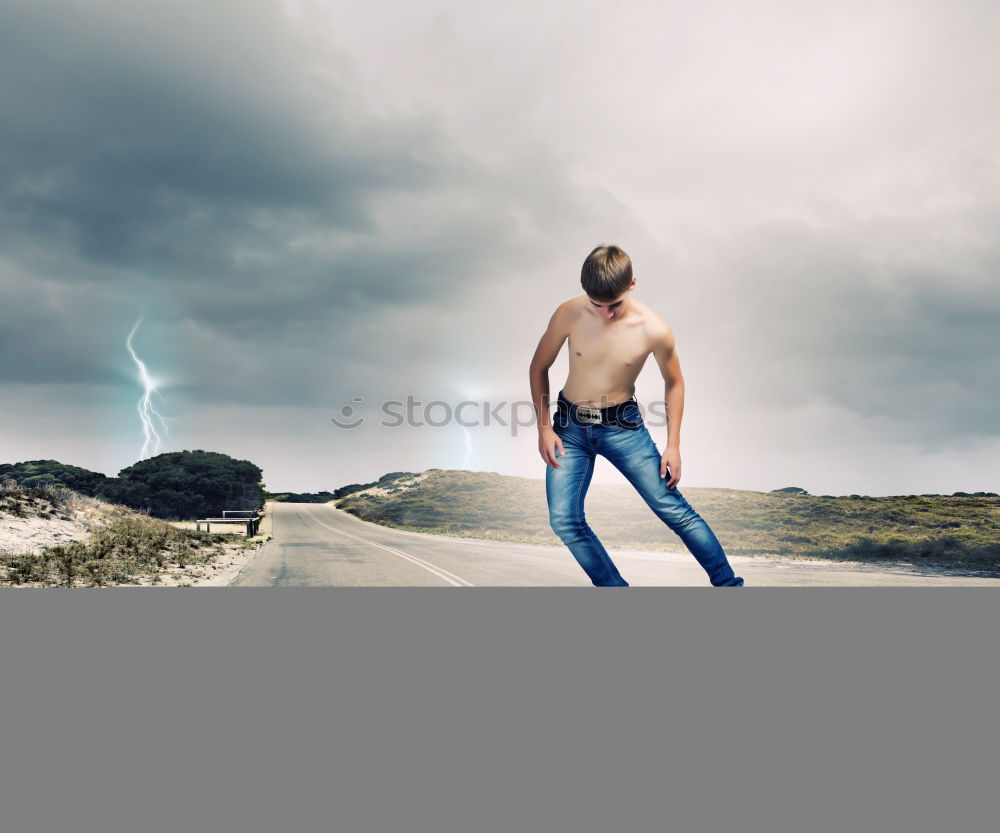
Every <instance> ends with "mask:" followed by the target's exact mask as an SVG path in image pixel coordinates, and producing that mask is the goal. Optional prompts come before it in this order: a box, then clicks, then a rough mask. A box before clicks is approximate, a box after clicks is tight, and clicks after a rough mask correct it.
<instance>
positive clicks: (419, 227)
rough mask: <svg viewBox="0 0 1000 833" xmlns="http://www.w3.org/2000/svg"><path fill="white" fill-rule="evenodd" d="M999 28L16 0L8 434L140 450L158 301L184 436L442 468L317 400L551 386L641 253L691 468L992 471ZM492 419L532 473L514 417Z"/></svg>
mask: <svg viewBox="0 0 1000 833" xmlns="http://www.w3.org/2000/svg"><path fill="white" fill-rule="evenodd" d="M998 33H1000V17H998V11H997V9H996V8H995V7H994V6H993V5H992V4H989V3H985V2H971V0H963V1H962V2H957V3H945V2H932V0H913V2H904V1H903V0H893V1H892V2H874V3H872V2H868V3H859V2H845V3H841V4H837V5H836V6H834V7H831V6H830V5H829V4H823V3H819V2H807V3H798V2H796V3H793V2H790V1H789V2H782V1H781V0H770V2H765V3H760V4H753V6H752V7H750V6H747V5H746V4H739V3H735V2H720V1H718V0H716V1H715V2H706V3H701V4H698V5H697V7H696V6H695V5H693V4H690V3H681V2H673V3H671V2H668V3H663V2H656V3H654V2H629V3H623V4H620V6H618V7H616V8H615V9H613V10H612V9H610V8H606V7H605V6H604V5H602V4H597V3H593V4H588V3H577V2H565V1H563V0H559V1H558V2H549V3H545V4H541V5H537V4H529V3H527V2H523V0H516V2H512V3H510V4H505V5H504V6H503V7H502V8H496V7H494V6H492V5H487V4H469V3H464V4H462V3H457V2H450V0H438V1H437V2H431V3H426V4H419V5H412V4H405V3H400V2H388V0H382V2H375V3H372V4H366V5H365V6H363V7H362V6H359V5H357V4H348V3H342V2H308V1H307V0H303V1H302V2H293V0H286V1H285V2H277V0H275V2H249V3H248V2H213V3H207V4H206V3H195V2H189V0H173V1H168V0H155V1H154V2H145V3H130V2H115V1H114V0H92V2H79V3H71V4H70V3H60V2H52V1H51V0H40V1H39V0H36V2H7V3H4V4H3V6H2V8H0V103H2V106H3V118H2V120H0V349H2V351H3V354H2V355H3V356H4V361H3V362H2V363H0V396H2V397H3V399H4V402H5V407H4V414H3V419H4V423H3V444H2V446H0V455H2V458H3V459H4V460H7V461H10V462H14V461H17V460H21V459H28V458H32V457H50V456H56V457H59V458H60V459H63V460H64V461H65V462H69V463H74V464H78V465H88V466H90V467H92V468H98V469H101V470H104V471H106V472H107V473H114V470H116V469H117V468H119V467H122V466H125V465H128V464H129V463H131V462H134V457H135V449H136V448H137V447H138V443H137V442H136V439H137V437H138V434H139V426H138V423H137V421H136V420H135V414H134V409H131V406H130V405H129V402H130V398H132V397H134V394H135V393H136V382H135V378H134V367H133V366H132V364H131V362H130V361H129V359H128V357H127V355H126V354H125V351H124V339H125V336H126V335H127V333H128V332H129V329H130V328H131V326H132V325H133V323H134V322H135V321H136V319H137V318H138V316H139V315H140V314H142V315H143V316H144V323H143V325H142V328H141V330H140V331H139V334H138V336H137V346H138V349H139V353H140V355H142V356H144V357H145V360H147V361H148V362H149V364H150V367H151V371H152V372H153V374H154V376H157V377H158V378H159V379H160V381H161V382H162V384H163V394H164V396H165V397H166V403H165V407H167V409H168V410H169V411H170V412H171V413H172V414H173V416H174V418H175V423H174V427H175V430H176V431H177V434H176V437H175V442H176V443H179V444H180V445H178V446H177V447H178V448H179V447H189V448H194V447H204V448H216V449H218V450H226V451H229V452H230V453H235V454H237V455H238V456H244V457H252V458H253V459H254V460H255V461H257V462H259V463H260V464H262V465H264V467H265V471H266V473H268V476H269V485H272V486H275V487H277V488H290V489H295V490H306V489H319V488H330V487H335V486H337V485H340V484H342V483H343V482H350V481H351V480H359V479H365V478H369V479H370V478H373V477H377V476H379V475H380V474H381V473H382V472H383V471H389V470H399V469H401V468H410V469H421V468H427V467H432V466H438V467H457V466H458V465H459V464H460V463H461V461H462V458H463V453H464V443H465V439H464V438H463V436H462V434H461V433H460V432H457V433H456V430H453V429H445V428H442V429H440V430H437V431H435V430H431V429H424V431H423V433H420V432H410V433H405V432H400V433H397V434H396V435H390V434H388V433H387V432H378V431H377V430H375V429H374V428H373V427H371V426H370V430H369V429H365V431H366V433H364V434H363V435H362V434H361V433H358V434H355V435H348V434H346V433H340V434H338V433H336V432H334V431H331V429H330V426H329V422H328V417H329V416H330V415H332V414H334V413H336V411H337V409H339V408H340V406H341V405H342V404H343V403H345V402H350V401H352V397H356V396H361V397H363V398H364V399H365V401H366V403H367V404H368V405H369V406H373V405H374V403H376V402H378V401H379V400H381V399H384V398H387V397H388V398H395V397H400V396H403V395H405V393H406V392H408V391H409V392H414V393H416V394H418V395H420V396H422V397H423V399H424V400H425V401H426V400H429V399H434V398H442V397H452V398H453V399H454V400H455V401H458V400H460V399H462V398H464V397H465V396H466V395H469V391H473V392H478V393H479V395H481V396H487V395H489V396H492V397H503V398H507V399H515V398H516V399H527V398H528V390H527V362H528V360H529V359H530V356H531V353H532V352H533V350H534V347H535V344H536V343H537V340H538V337H539V336H540V335H541V332H542V330H543V329H544V326H545V323H546V322H547V320H548V317H549V315H550V314H551V311H552V309H553V308H554V306H555V304H557V303H558V302H559V301H561V300H564V299H565V298H567V297H570V296H572V295H574V294H577V293H578V292H579V284H578V275H579V265H580V263H581V261H582V259H583V257H584V256H585V255H586V253H587V252H588V251H589V250H590V249H591V248H592V247H593V246H594V245H596V244H598V243H601V242H617V243H619V244H620V245H622V246H624V247H625V248H626V250H627V251H628V252H629V253H630V254H631V255H632V257H633V261H634V263H635V270H636V275H637V277H638V285H637V294H638V295H637V297H639V298H641V299H642V300H644V301H646V302H647V303H649V304H650V305H651V306H653V307H654V308H655V309H657V310H658V311H660V312H661V314H662V315H663V316H664V318H665V319H666V320H667V321H668V322H669V323H671V325H672V326H673V327H674V330H675V332H676V333H677V335H678V344H679V354H680V355H681V357H682V361H683V364H684V369H685V375H686V378H687V380H688V386H689V406H688V410H687V412H686V413H687V421H686V426H685V437H686V439H685V449H686V452H685V453H686V455H687V456H686V457H685V459H686V461H687V462H686V466H687V471H688V472H691V474H690V475H689V476H690V482H692V484H693V485H731V486H737V487H744V488H777V487H780V486H785V485H790V484H794V485H800V486H805V487H808V488H810V489H811V490H813V491H820V492H823V491H825V492H837V491H844V492H859V491H869V492H879V491H882V492H887V491H888V492H902V491H945V490H947V489H948V488H949V487H950V488H951V489H952V490H954V489H970V490H972V489H976V488H991V486H990V482H991V475H990V471H991V467H994V465H995V464H996V463H1000V436H998V431H997V429H996V428H995V424H994V423H995V420H994V419H993V416H992V409H993V406H994V404H995V403H996V401H997V399H998V395H1000V383H998V382H997V380H998V379H1000V359H998V351H997V341H996V336H995V331H996V325H997V322H998V320H1000V284H998V282H997V281H996V275H997V266H998V261H1000V244H998V242H997V240H996V236H995V233H994V231H993V229H995V228H996V227H997V221H998V219H1000V216H998V215H1000V166H998V163H997V157H996V148H997V147H998V145H1000V124H998V121H1000V116H998V114H997V111H996V108H995V107H993V106H992V102H993V101H994V100H995V98H996V92H997V89H996V83H997V82H996V79H997V78H998V77H1000V60H998V58H997V57H996V53H995V49H994V44H995V42H996V36H997V34H998ZM564 372H565V361H564V358H563V359H560V362H558V363H557V365H556V366H555V367H554V368H553V371H552V374H551V378H552V386H553V388H554V389H557V388H558V387H559V385H560V384H561V382H562V378H564V377H561V375H560V374H563V373H564ZM463 391H465V394H463V393H462V392H463ZM638 393H639V396H640V398H643V397H645V398H647V399H651V398H658V397H660V396H661V395H662V381H661V380H660V379H659V377H658V376H657V375H656V372H655V366H654V365H652V364H650V365H649V366H648V367H647V369H646V370H645V371H644V374H643V376H642V377H641V378H640V383H639V391H638ZM41 414H48V415H50V416H47V417H43V416H41ZM55 414H60V415H61V416H60V418H59V419H58V421H57V420H56V417H55V416H54V415H55ZM48 420H52V421H48ZM66 425H72V426H74V428H73V429H72V430H70V429H67V428H65V427H64V426H66ZM474 437H475V455H474V457H473V461H472V464H471V465H472V467H473V468H480V469H487V470H499V471H503V472H505V473H510V474H524V475H527V476H541V474H543V473H544V472H543V470H542V469H541V468H540V466H541V461H540V460H539V459H538V457H537V452H536V450H535V449H534V437H533V436H532V434H531V432H530V431H529V432H527V435H522V436H518V437H516V438H512V437H511V436H510V435H509V434H504V433H501V432H496V431H494V432H492V433H490V432H489V431H487V430H486V429H481V430H478V431H476V432H474ZM236 438H238V439H236ZM658 440H662V438H658ZM289 443H291V444H292V445H289ZM296 444H298V445H296ZM171 448H172V447H171ZM456 449H457V450H456ZM849 459H857V460H859V462H858V463H857V464H856V465H855V466H854V467H853V468H852V467H851V466H849V465H848V464H847V463H846V462H845V461H846V460H849ZM925 473H926V477H925V476H924V474H925ZM615 477H616V474H615V473H614V472H612V471H610V470H609V469H608V468H607V467H605V468H604V469H603V470H599V471H598V480H601V479H606V480H613V479H615ZM786 481H787V482H786ZM944 483H947V484H948V485H943V484H944ZM992 488H995V484H994V485H993V486H992Z"/></svg>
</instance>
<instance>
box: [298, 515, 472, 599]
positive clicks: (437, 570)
mask: <svg viewBox="0 0 1000 833" xmlns="http://www.w3.org/2000/svg"><path fill="white" fill-rule="evenodd" d="M303 511H304V512H305V514H306V515H307V516H309V517H310V518H312V519H313V520H314V521H316V523H318V524H319V525H320V526H323V527H326V528H327V529H329V530H330V531H331V532H336V533H337V534H338V535H346V536H347V537H348V538H353V539H354V540H355V541H362V542H364V543H365V544H371V545H372V546H373V547H378V548H379V549H380V550H385V551H386V552H391V553H392V554H393V555H396V556H399V557H400V558H403V559H405V560H406V561H409V562H411V563H413V564H416V565H417V566H418V567H423V568H424V569H425V570H427V572H429V573H433V574H434V575H436V576H437V577H438V578H440V579H444V581H447V582H448V583H449V584H452V585H454V586H455V587H475V585H474V584H473V583H472V582H471V581H466V580H465V579H464V578H462V577H461V576H457V575H455V574H454V573H453V572H451V571H450V570H446V569H444V567H438V566H437V565H436V564H431V563H430V562H429V561H425V560H424V559H422V558H418V557H417V556H415V555H411V554H410V553H408V552H403V551H402V550H397V549H396V548H395V547H387V546H386V545H385V544H380V543H378V542H377V541H370V540H368V539H367V538H362V537H361V536H360V535H355V534H353V533H351V532H345V531H344V530H343V529H337V528H336V527H332V526H330V525H329V524H326V523H323V521H321V520H320V519H319V518H317V517H316V516H315V515H313V514H312V512H309V511H308V510H303Z"/></svg>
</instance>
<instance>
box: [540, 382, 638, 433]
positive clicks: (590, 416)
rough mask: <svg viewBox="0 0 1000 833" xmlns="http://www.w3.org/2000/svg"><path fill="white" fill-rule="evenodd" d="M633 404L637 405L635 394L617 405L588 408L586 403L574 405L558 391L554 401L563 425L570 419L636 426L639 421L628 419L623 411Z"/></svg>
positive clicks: (627, 426) (581, 421) (592, 422)
mask: <svg viewBox="0 0 1000 833" xmlns="http://www.w3.org/2000/svg"><path fill="white" fill-rule="evenodd" d="M633 405H636V406H638V400H637V399H636V398H635V394H632V398H631V399H628V400H626V401H625V402H619V403H618V404H617V405H609V406H608V407H607V408H590V407H588V406H586V405H574V404H573V403H572V402H570V401H569V400H568V399H567V398H566V397H565V396H564V395H563V392H562V391H559V398H558V400H557V402H556V416H557V418H559V419H560V421H561V424H562V425H565V424H566V423H567V422H569V421H570V420H573V421H574V422H580V423H583V424H585V425H620V426H622V427H624V428H638V427H639V422H638V421H637V420H636V419H629V418H628V417H626V416H625V413H626V411H627V410H628V409H630V408H631V407H632V406H633Z"/></svg>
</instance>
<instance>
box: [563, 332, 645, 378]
mask: <svg viewBox="0 0 1000 833" xmlns="http://www.w3.org/2000/svg"><path fill="white" fill-rule="evenodd" d="M569 351H570V352H569V355H570V361H571V362H573V363H576V364H585V365H600V366H610V367H614V366H620V367H622V368H625V367H632V366H636V365H637V364H639V363H641V362H642V361H643V360H644V359H645V358H646V356H648V355H649V352H650V346H649V339H648V337H647V335H646V331H645V328H644V327H642V326H641V325H623V326H621V327H615V326H604V327H600V328H598V327H594V326H592V325H591V324H590V323H589V322H586V323H581V324H579V325H577V326H576V327H574V328H573V329H572V330H571V331H570V334H569Z"/></svg>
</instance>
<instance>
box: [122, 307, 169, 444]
mask: <svg viewBox="0 0 1000 833" xmlns="http://www.w3.org/2000/svg"><path fill="white" fill-rule="evenodd" d="M142 318H143V317H142V316H141V315H140V316H139V320H138V321H136V322H135V326H133V327H132V332H130V333H129V334H128V339H126V341H125V346H126V347H127V348H128V352H129V354H130V355H131V356H132V361H134V362H135V364H136V367H138V368H139V381H140V382H142V386H143V389H144V392H143V395H142V397H141V398H140V399H139V403H138V410H139V420H140V421H141V422H142V432H143V436H144V437H145V441H144V442H143V444H142V451H141V452H140V453H139V459H140V460H145V459H146V457H147V456H149V446H150V444H152V445H153V454H158V453H159V451H160V442H161V439H162V438H161V437H160V433H159V432H158V431H157V430H156V424H155V422H154V419H153V417H156V419H157V420H159V423H160V426H161V428H162V430H163V436H164V437H165V436H166V435H167V431H168V429H167V423H166V420H165V419H164V418H163V416H162V415H160V413H159V412H158V411H157V410H156V408H154V407H153V403H152V401H151V396H152V395H153V394H154V393H159V391H158V390H157V389H156V382H155V381H154V380H153V379H151V378H150V376H149V373H148V372H147V371H146V365H145V364H143V362H142V360H141V359H140V358H139V357H138V356H137V355H136V354H135V350H133V349H132V336H134V335H135V331H136V330H138V329H139V324H141V323H142Z"/></svg>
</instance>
